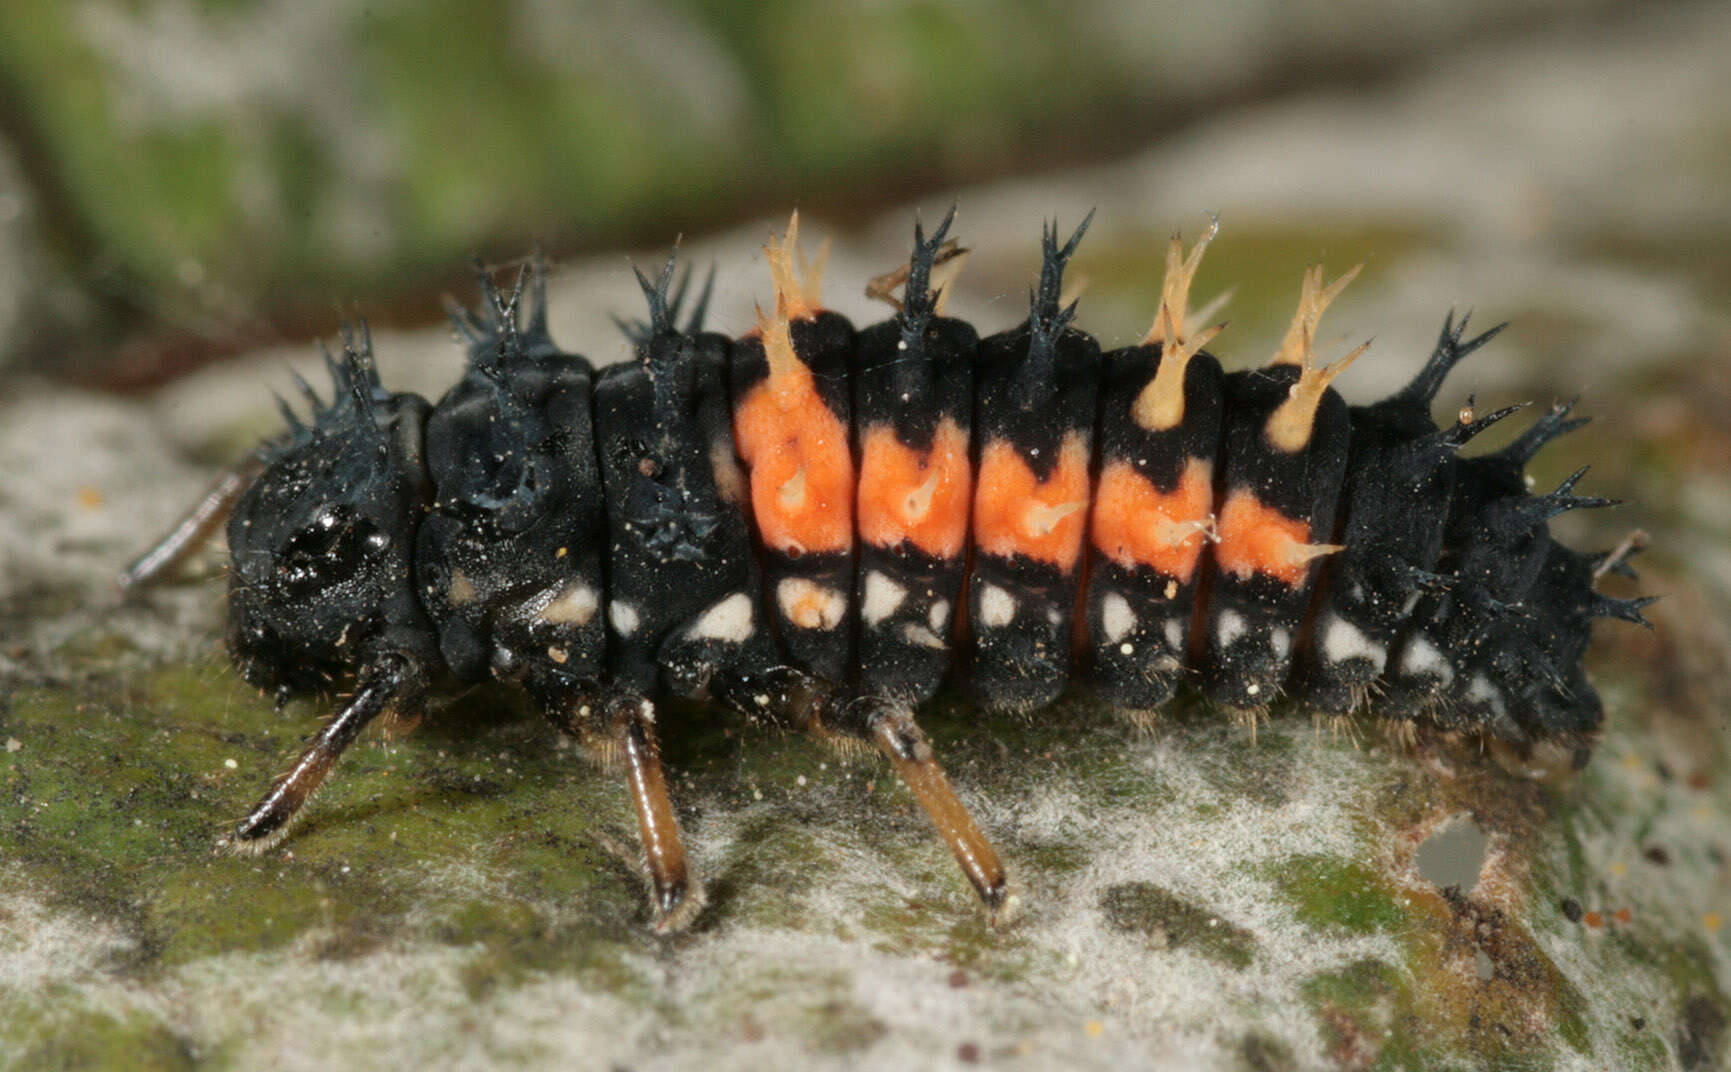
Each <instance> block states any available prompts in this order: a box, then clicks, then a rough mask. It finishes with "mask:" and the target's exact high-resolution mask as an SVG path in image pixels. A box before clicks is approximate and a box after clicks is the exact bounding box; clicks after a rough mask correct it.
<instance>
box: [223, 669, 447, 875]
mask: <svg viewBox="0 0 1731 1072" xmlns="http://www.w3.org/2000/svg"><path fill="white" fill-rule="evenodd" d="M423 677H424V675H423V674H422V672H421V670H420V668H419V667H417V666H416V665H414V664H413V663H412V662H411V661H410V660H409V659H408V658H407V657H405V656H402V655H396V654H391V655H386V656H384V657H383V658H382V659H380V660H379V661H378V662H375V663H372V664H370V665H368V666H367V667H365V668H363V669H362V670H361V673H360V675H359V680H358V681H357V683H356V687H355V693H354V695H353V696H351V697H350V698H349V702H348V703H347V704H346V705H344V707H343V709H342V711H340V712H339V713H338V714H337V716H336V717H335V718H333V719H331V721H330V722H328V723H326V724H325V726H324V728H323V729H321V730H319V732H318V734H317V735H316V736H314V737H313V740H312V743H311V744H310V745H308V746H307V749H306V751H305V752H303V753H302V754H301V758H300V759H299V760H298V761H297V762H296V763H295V765H294V766H293V767H292V768H291V769H290V770H289V772H288V773H287V774H285V775H283V776H282V777H281V778H278V779H277V781H276V783H275V784H274V785H272V786H271V789H270V792H269V793H266V794H265V797H264V799H263V800H260V801H259V802H258V803H257V804H256V805H254V806H253V809H252V810H251V811H250V812H248V813H247V816H246V818H245V819H242V820H241V822H240V825H239V826H238V827H237V828H236V829H235V831H234V833H233V834H231V835H229V836H228V837H226V838H224V839H222V841H221V842H220V844H221V846H222V847H224V848H227V849H232V850H234V851H236V852H242V853H261V852H266V851H268V850H269V849H271V848H272V847H273V846H275V845H276V844H277V843H278V842H280V841H281V840H282V839H283V838H284V837H286V836H288V831H289V827H290V825H291V824H292V823H293V822H294V820H295V818H296V817H297V816H298V815H299V814H300V812H301V809H302V808H304V807H305V806H306V802H307V801H308V800H309V799H311V797H312V795H313V793H314V792H315V791H316V790H317V789H318V787H319V785H320V784H321V783H323V782H324V780H325V776H326V775H328V774H329V773H330V772H331V768H332V767H334V766H336V763H337V760H338V759H340V758H341V757H342V754H343V752H344V751H345V750H346V749H347V748H348V747H349V745H351V744H353V743H354V742H355V738H357V737H359V736H360V734H361V731H362V730H363V729H365V728H366V727H367V724H368V723H369V722H371V721H373V719H375V718H378V717H379V716H380V715H382V714H384V713H385V712H386V711H389V710H391V709H392V708H393V707H395V708H402V707H408V706H414V705H417V704H419V702H420V698H421V692H422V690H423V688H424V681H423Z"/></svg>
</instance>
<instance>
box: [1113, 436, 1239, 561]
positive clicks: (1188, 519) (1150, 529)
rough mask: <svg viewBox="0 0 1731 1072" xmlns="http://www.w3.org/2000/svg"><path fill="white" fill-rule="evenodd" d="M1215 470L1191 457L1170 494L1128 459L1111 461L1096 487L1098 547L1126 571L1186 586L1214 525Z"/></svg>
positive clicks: (1200, 459) (1198, 459)
mask: <svg viewBox="0 0 1731 1072" xmlns="http://www.w3.org/2000/svg"><path fill="white" fill-rule="evenodd" d="M1213 472H1214V467H1213V466H1212V465H1211V464H1210V463H1209V462H1208V461H1206V460H1205V459H1202V458H1191V459H1190V460H1189V461H1188V462H1186V463H1185V465H1184V472H1183V474H1182V475H1181V476H1180V477H1179V480H1178V486H1177V487H1176V488H1174V489H1172V490H1171V491H1170V492H1163V491H1161V490H1160V489H1158V488H1156V487H1155V486H1154V484H1153V482H1152V481H1150V480H1149V479H1148V478H1147V477H1145V476H1143V475H1142V474H1141V473H1138V472H1137V471H1136V468H1135V466H1133V465H1131V464H1130V463H1129V462H1127V461H1123V460H1114V461H1110V462H1107V463H1106V465H1105V466H1104V467H1103V468H1102V469H1101V470H1100V485H1099V487H1097V488H1095V489H1094V532H1093V537H1094V546H1095V547H1097V548H1099V549H1100V553H1101V554H1103V555H1105V556H1106V557H1107V558H1110V559H1111V560H1112V561H1114V562H1116V563H1118V565H1120V566H1122V567H1124V568H1125V569H1134V568H1135V567H1137V566H1146V567H1148V568H1149V569H1154V570H1158V571H1160V572H1161V573H1164V574H1166V575H1168V576H1170V577H1176V578H1177V579H1178V580H1179V581H1180V582H1183V583H1186V584H1188V583H1189V581H1190V578H1191V577H1192V576H1194V575H1195V573H1196V564H1197V563H1198V562H1200V561H1201V559H1202V548H1203V545H1204V544H1205V543H1206V542H1207V532H1208V530H1209V528H1210V527H1211V525H1212V523H1213V520H1214V518H1213V515H1212V513H1211V511H1212V510H1213V508H1214V475H1213Z"/></svg>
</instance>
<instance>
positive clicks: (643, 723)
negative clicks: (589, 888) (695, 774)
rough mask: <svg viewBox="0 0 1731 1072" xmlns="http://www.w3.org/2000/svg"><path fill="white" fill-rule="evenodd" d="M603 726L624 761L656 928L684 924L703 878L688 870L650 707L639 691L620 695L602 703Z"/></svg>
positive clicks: (699, 899)
mask: <svg viewBox="0 0 1731 1072" xmlns="http://www.w3.org/2000/svg"><path fill="white" fill-rule="evenodd" d="M605 717H606V720H607V724H606V727H605V728H606V732H607V736H608V740H609V741H610V742H611V744H612V746H613V748H616V749H617V752H618V755H619V757H620V760H621V761H622V763H623V765H624V767H625V782H626V785H627V786H628V787H629V790H630V793H631V806H632V808H633V809H635V810H636V812H637V833H638V837H639V838H640V839H641V841H642V843H643V860H644V863H645V864H646V866H647V867H648V870H649V881H650V884H651V886H652V893H653V896H654V902H655V904H654V911H655V925H654V926H655V930H656V931H657V932H658V933H661V934H667V933H671V932H674V931H680V930H684V929H685V928H686V927H687V926H689V925H690V923H691V921H692V920H693V919H695V918H696V917H697V913H698V912H699V911H701V910H702V908H703V904H704V894H703V884H702V883H701V882H699V881H698V880H697V879H696V878H694V877H693V876H692V875H691V872H690V869H689V867H688V866H687V864H686V860H685V842H684V840H683V838H682V837H681V836H680V832H679V818H678V816H676V815H674V813H673V800H672V798H671V797H670V796H669V795H668V792H667V776H666V774H665V773H664V772H663V771H662V768H661V750H660V748H659V747H658V746H657V745H656V743H655V708H654V705H652V704H651V703H650V702H649V701H648V700H646V699H644V698H642V697H640V696H629V695H627V696H619V697H616V698H614V699H613V700H612V701H611V702H609V703H608V704H607V709H606V712H605Z"/></svg>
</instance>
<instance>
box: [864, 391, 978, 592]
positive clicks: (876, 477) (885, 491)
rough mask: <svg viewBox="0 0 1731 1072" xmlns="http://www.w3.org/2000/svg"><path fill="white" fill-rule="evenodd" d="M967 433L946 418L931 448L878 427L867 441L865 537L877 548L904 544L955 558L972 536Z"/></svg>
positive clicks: (867, 435) (868, 431)
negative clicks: (907, 441)
mask: <svg viewBox="0 0 1731 1072" xmlns="http://www.w3.org/2000/svg"><path fill="white" fill-rule="evenodd" d="M972 475H973V474H972V473H971V471H970V470H969V468H968V434H967V433H966V432H964V431H962V429H961V427H960V426H959V425H957V424H956V422H955V421H954V420H952V419H950V418H948V417H945V418H944V419H943V420H942V421H941V422H939V424H938V428H937V432H936V433H935V434H934V435H933V436H932V445H931V447H930V448H929V449H927V450H923V451H921V450H915V449H913V448H912V447H909V446H906V445H904V444H903V443H902V441H901V440H899V439H897V438H896V433H895V429H894V428H893V427H891V426H890V425H888V424H874V425H872V426H871V427H870V428H867V429H866V432H865V435H864V437H863V438H862V442H861V449H860V460H859V531H860V537H861V538H862V539H864V540H865V541H866V542H867V543H869V544H871V545H872V546H874V547H883V548H892V547H896V546H898V545H899V544H901V543H902V542H903V541H907V542H909V543H912V544H913V545H914V546H915V547H918V548H919V549H920V550H922V551H924V552H925V553H927V554H929V555H933V556H935V557H937V558H955V557H956V556H957V555H959V554H961V553H962V545H963V543H964V542H965V541H966V540H967V538H968V500H969V497H970V495H969V493H970V492H971V491H972V490H973V488H972V479H971V478H972Z"/></svg>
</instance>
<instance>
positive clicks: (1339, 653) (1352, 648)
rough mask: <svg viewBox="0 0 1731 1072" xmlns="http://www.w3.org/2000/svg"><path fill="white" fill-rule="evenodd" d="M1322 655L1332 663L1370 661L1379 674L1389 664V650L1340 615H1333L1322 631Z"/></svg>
mask: <svg viewBox="0 0 1731 1072" xmlns="http://www.w3.org/2000/svg"><path fill="white" fill-rule="evenodd" d="M1322 655H1323V658H1325V659H1327V660H1328V661H1329V662H1331V663H1344V662H1346V661H1347V660H1348V659H1368V660H1370V663H1371V665H1372V666H1374V667H1376V672H1377V673H1379V674H1380V673H1382V668H1383V666H1384V664H1386V663H1387V662H1388V649H1387V648H1385V647H1384V646H1383V645H1381V644H1379V643H1377V642H1376V641H1374V640H1372V639H1370V638H1369V637H1367V636H1365V635H1364V633H1363V631H1361V630H1360V629H1359V628H1358V627H1357V626H1356V625H1353V624H1352V623H1351V622H1349V621H1347V620H1346V619H1345V618H1342V617H1341V616H1340V615H1338V614H1331V615H1329V618H1328V624H1327V625H1326V626H1324V627H1323V631H1322Z"/></svg>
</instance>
